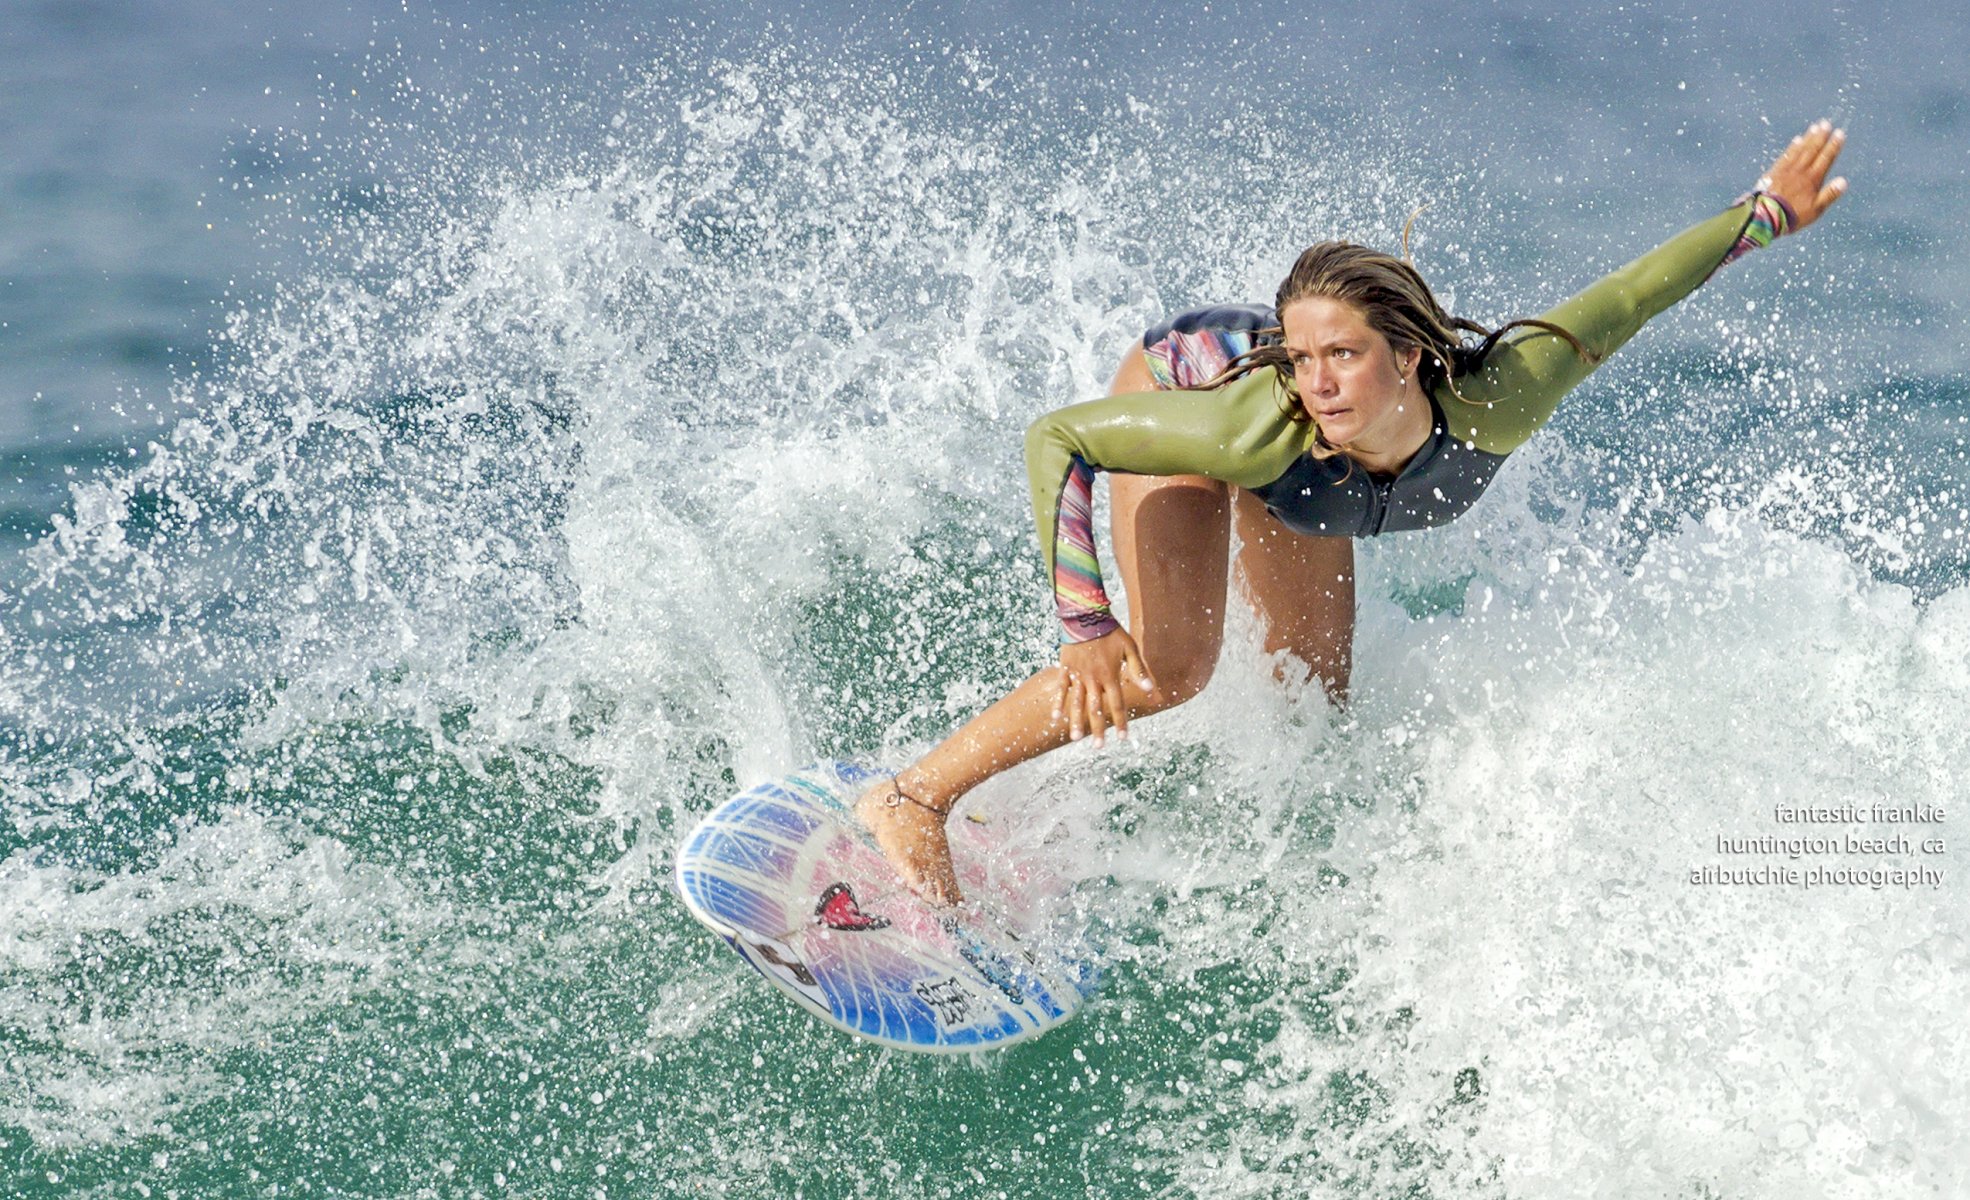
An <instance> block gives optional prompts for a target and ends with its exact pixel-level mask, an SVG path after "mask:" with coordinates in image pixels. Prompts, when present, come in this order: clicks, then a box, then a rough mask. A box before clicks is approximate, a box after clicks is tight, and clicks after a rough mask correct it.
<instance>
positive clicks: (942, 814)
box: [883, 775, 951, 819]
mask: <svg viewBox="0 0 1970 1200" xmlns="http://www.w3.org/2000/svg"><path fill="white" fill-rule="evenodd" d="M889 786H890V787H891V788H893V789H894V790H895V792H896V794H895V795H893V796H891V797H889V798H888V799H887V800H884V801H883V803H884V804H887V805H888V806H889V807H891V808H900V807H902V804H903V802H904V801H905V800H908V801H909V802H910V803H911V804H914V805H916V806H917V807H918V808H921V809H923V810H924V811H925V812H927V813H933V814H935V815H936V816H937V817H938V818H939V819H943V818H946V817H949V816H950V815H951V810H950V809H948V808H938V807H937V806H936V805H934V804H928V803H925V802H924V801H922V800H919V799H917V798H916V797H915V796H912V795H911V794H910V793H908V792H906V791H904V790H903V784H902V782H901V781H900V780H898V779H897V778H896V776H894V775H891V776H890V777H889Z"/></svg>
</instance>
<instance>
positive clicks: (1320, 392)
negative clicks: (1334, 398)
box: [1300, 358, 1334, 396]
mask: <svg viewBox="0 0 1970 1200" xmlns="http://www.w3.org/2000/svg"><path fill="white" fill-rule="evenodd" d="M1300 370H1301V380H1300V385H1301V387H1302V388H1304V389H1305V390H1307V391H1309V392H1311V393H1312V394H1313V395H1316V396H1331V395H1333V394H1334V373H1333V371H1331V370H1329V369H1328V366H1327V364H1326V362H1325V361H1323V360H1321V359H1318V358H1315V359H1309V360H1308V361H1307V362H1306V363H1305V364H1304V365H1302V366H1301V368H1300Z"/></svg>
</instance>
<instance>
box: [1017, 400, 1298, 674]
mask: <svg viewBox="0 0 1970 1200" xmlns="http://www.w3.org/2000/svg"><path fill="white" fill-rule="evenodd" d="M1277 378H1278V377H1277V375H1276V374H1275V372H1273V371H1272V370H1270V369H1261V370H1257V371H1254V372H1252V373H1251V374H1249V375H1246V376H1245V377H1244V378H1242V379H1239V380H1236V381H1235V382H1232V383H1229V384H1226V385H1225V386H1224V387H1221V388H1218V389H1216V390H1214V391H1209V392H1199V391H1156V392H1127V393H1123V394H1121V395H1117V396H1106V397H1103V398H1102V399H1100V400H1090V401H1088V402H1087V403H1085V404H1075V405H1071V406H1069V407H1067V408H1063V409H1059V410H1058V411H1055V412H1052V413H1049V414H1047V415H1046V416H1044V417H1041V418H1040V419H1039V420H1038V421H1035V422H1034V423H1033V424H1032V426H1031V427H1030V428H1029V429H1028V430H1027V431H1026V476H1027V485H1028V489H1029V491H1030V493H1031V496H1032V501H1033V523H1034V526H1035V529H1036V530H1037V532H1038V534H1039V538H1040V553H1041V555H1042V557H1043V558H1044V559H1045V562H1046V569H1047V575H1048V578H1049V579H1050V580H1051V581H1052V584H1053V592H1054V604H1055V607H1056V609H1057V610H1058V612H1059V616H1060V624H1061V637H1062V639H1063V640H1065V641H1069V642H1085V641H1091V640H1093V639H1095V638H1098V637H1101V636H1102V635H1104V634H1107V633H1110V632H1113V631H1114V630H1115V629H1117V628H1119V625H1118V623H1117V622H1116V620H1115V618H1114V616H1113V615H1112V614H1111V612H1110V611H1109V603H1108V593H1107V591H1106V589H1105V588H1103V586H1102V582H1101V565H1100V563H1099V562H1098V561H1097V560H1096V557H1095V550H1094V519H1093V503H1092V500H1093V491H1094V473H1095V472H1096V471H1097V470H1100V471H1126V472H1130V473H1132V474H1137V475H1207V476H1209V477H1210V478H1212V479H1218V480H1222V481H1224V482H1226V483H1234V484H1237V485H1239V486H1241V487H1259V486H1262V485H1264V484H1267V483H1271V482H1272V481H1273V480H1275V479H1277V478H1279V476H1281V475H1282V474H1284V473H1285V471H1286V468H1287V467H1289V466H1291V465H1292V463H1293V460H1294V459H1296V458H1298V457H1299V456H1300V455H1301V454H1303V453H1305V452H1306V450H1307V448H1308V447H1310V446H1311V445H1312V444H1313V436H1314V430H1313V425H1312V423H1311V422H1304V421H1294V420H1293V419H1292V418H1291V416H1290V415H1289V411H1288V409H1287V408H1286V405H1285V401H1284V397H1283V396H1282V395H1281V393H1280V392H1279V390H1278V387H1277Z"/></svg>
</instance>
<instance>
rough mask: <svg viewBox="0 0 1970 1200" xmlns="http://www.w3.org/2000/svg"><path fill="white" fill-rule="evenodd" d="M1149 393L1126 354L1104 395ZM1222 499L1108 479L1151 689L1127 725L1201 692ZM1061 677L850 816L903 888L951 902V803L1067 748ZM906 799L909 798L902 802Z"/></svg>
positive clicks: (1215, 597)
mask: <svg viewBox="0 0 1970 1200" xmlns="http://www.w3.org/2000/svg"><path fill="white" fill-rule="evenodd" d="M1154 386H1155V384H1154V382H1153V381H1152V380H1151V379H1150V376H1149V371H1148V368H1147V367H1146V366H1145V365H1144V364H1143V360H1142V355H1141V353H1140V352H1136V351H1131V352H1130V353H1129V354H1128V355H1127V356H1126V357H1125V358H1124V360H1123V363H1122V368H1121V370H1120V371H1118V372H1117V373H1116V376H1115V382H1114V384H1113V385H1112V386H1111V388H1110V390H1111V392H1126V391H1148V390H1150V389H1151V388H1153V387H1154ZM1229 491H1230V489H1229V488H1228V487H1227V486H1226V485H1224V484H1222V483H1218V482H1216V481H1214V480H1210V479H1205V478H1204V477H1202V476H1196V475H1180V476H1170V477H1151V476H1137V475H1117V476H1113V477H1111V486H1110V507H1111V509H1112V514H1111V521H1112V527H1113V530H1114V539H1115V557H1116V560H1117V562H1116V565H1117V566H1118V567H1119V568H1120V569H1121V573H1122V583H1123V586H1124V587H1125V588H1127V590H1128V596H1129V615H1130V621H1129V624H1130V630H1129V632H1130V633H1131V635H1132V636H1134V638H1135V639H1136V644H1137V645H1138V646H1139V647H1140V648H1141V650H1142V656H1143V660H1144V662H1145V663H1146V664H1147V665H1148V667H1149V670H1150V673H1151V674H1152V675H1153V676H1155V678H1156V680H1157V683H1158V685H1159V686H1158V689H1157V690H1156V691H1154V692H1145V691H1143V690H1142V689H1141V687H1140V685H1138V684H1137V683H1135V681H1133V680H1132V679H1127V678H1125V679H1124V680H1123V686H1122V691H1123V700H1124V702H1125V703H1127V705H1128V708H1129V716H1130V717H1131V719H1133V718H1135V717H1139V716H1147V715H1149V714H1151V713H1155V712H1160V711H1162V710H1163V709H1166V708H1169V707H1172V706H1173V705H1176V704H1181V703H1182V702H1183V701H1185V700H1187V699H1189V698H1190V697H1191V696H1194V695H1196V694H1197V692H1198V691H1200V690H1202V688H1203V686H1204V684H1205V683H1206V682H1207V681H1208V680H1209V679H1210V675H1211V668H1212V667H1213V666H1215V665H1216V663H1217V657H1218V647H1219V644H1220V640H1221V638H1222V636H1223V627H1224V603H1225V582H1226V577H1227V575H1228V559H1229V551H1230V526H1231V522H1230V519H1229V517H1230V501H1229V496H1228V493H1229ZM1059 671H1060V668H1059V667H1048V668H1046V669H1045V670H1042V671H1040V672H1038V673H1037V674H1035V675H1033V676H1031V677H1030V678H1028V679H1027V680H1026V681H1025V682H1024V683H1022V684H1020V685H1019V686H1018V687H1017V688H1015V689H1013V691H1012V693H1011V694H1010V695H1008V696H1006V697H1005V698H1004V699H1003V700H1000V701H998V702H997V703H995V704H993V705H992V706H991V707H989V708H987V709H986V710H985V711H984V712H982V713H979V714H978V715H977V716H976V717H973V718H972V719H971V720H970V721H968V722H966V723H965V724H964V725H963V726H962V727H961V728H959V729H958V731H957V732H956V733H954V734H952V735H951V736H950V737H949V738H946V739H945V740H944V741H943V742H941V743H939V744H938V745H937V746H936V747H935V748H934V749H932V750H931V751H930V752H929V753H928V754H926V755H924V756H923V758H921V759H919V760H918V761H917V763H916V764H915V765H914V766H911V767H909V768H907V769H905V770H904V771H902V772H901V773H899V774H898V775H897V777H896V782H895V784H894V785H891V784H889V783H883V784H880V785H878V786H876V787H874V788H871V789H870V790H869V791H868V792H867V793H865V794H864V795H863V796H862V798H861V800H860V802H859V803H858V804H857V805H856V814H857V815H858V816H859V817H860V818H861V819H862V822H863V823H864V824H865V825H867V826H868V828H869V830H870V831H871V832H872V833H873V834H874V835H875V838H876V844H877V845H878V846H880V847H881V848H882V851H883V854H884V855H886V856H887V857H888V859H889V861H890V862H891V863H893V864H895V865H896V867H897V869H898V870H899V871H900V872H901V873H902V875H903V878H904V879H905V880H906V881H907V882H909V883H910V885H911V886H912V887H915V888H917V889H918V890H919V891H920V892H922V893H923V894H924V895H926V896H928V897H929V898H931V899H932V900H936V901H941V902H945V903H951V902H955V901H956V900H957V899H958V885H957V879H956V877H955V876H954V875H953V873H952V870H951V851H950V847H949V845H948V844H947V843H946V841H945V836H944V816H943V814H945V813H948V812H949V811H950V809H951V806H952V805H954V804H956V803H957V801H958V798H959V797H961V796H963V795H964V794H965V793H966V792H968V791H970V790H971V789H972V788H974V787H976V786H977V785H978V784H980V783H982V782H984V781H985V780H987V779H989V778H991V777H992V776H993V775H996V774H998V773H999V772H1000V771H1003V770H1005V769H1006V768H1008V767H1011V766H1015V765H1017V764H1019V763H1022V762H1025V761H1026V760H1027V759H1030V758H1035V757H1037V756H1039V755H1041V754H1044V753H1046V752H1047V751H1049V750H1053V749H1056V748H1058V747H1060V746H1063V745H1065V744H1066V743H1067V742H1068V740H1069V727H1068V722H1067V719H1066V718H1065V717H1064V716H1063V717H1060V718H1055V716H1054V715H1053V703H1054V694H1055V691H1056V689H1057V687H1058V679H1059ZM904 797H907V799H904Z"/></svg>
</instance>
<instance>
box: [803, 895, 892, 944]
mask: <svg viewBox="0 0 1970 1200" xmlns="http://www.w3.org/2000/svg"><path fill="white" fill-rule="evenodd" d="M814 919H815V921H817V922H819V923H820V924H822V925H826V926H827V927H828V928H829V929H840V930H843V931H846V932H848V933H864V932H867V931H868V930H871V929H887V928H889V918H888V917H878V916H874V915H872V914H869V913H865V912H863V911H862V906H861V905H860V904H859V903H857V902H856V900H855V890H854V889H853V888H851V887H849V886H848V885H847V884H845V883H836V884H831V885H829V887H828V890H827V891H825V892H822V893H821V902H820V903H819V904H816V905H815V906H814Z"/></svg>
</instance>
